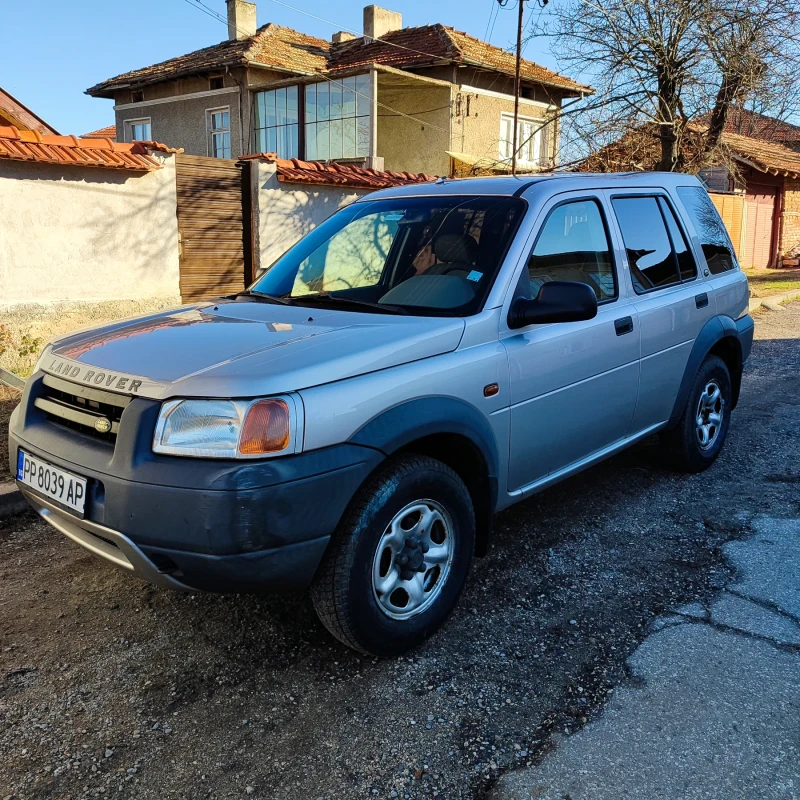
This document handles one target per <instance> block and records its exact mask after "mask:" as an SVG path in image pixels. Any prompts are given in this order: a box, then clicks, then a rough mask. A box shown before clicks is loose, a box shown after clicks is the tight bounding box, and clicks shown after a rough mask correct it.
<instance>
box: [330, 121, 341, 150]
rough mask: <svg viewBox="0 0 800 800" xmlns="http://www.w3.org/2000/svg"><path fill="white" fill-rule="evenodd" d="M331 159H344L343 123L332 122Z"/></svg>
mask: <svg viewBox="0 0 800 800" xmlns="http://www.w3.org/2000/svg"><path fill="white" fill-rule="evenodd" d="M329 158H342V121H341V120H340V119H334V120H331V152H330V156H329Z"/></svg>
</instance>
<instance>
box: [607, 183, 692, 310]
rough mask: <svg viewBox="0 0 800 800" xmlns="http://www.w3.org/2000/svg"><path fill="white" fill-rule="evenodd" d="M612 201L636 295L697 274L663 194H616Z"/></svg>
mask: <svg viewBox="0 0 800 800" xmlns="http://www.w3.org/2000/svg"><path fill="white" fill-rule="evenodd" d="M611 203H612V205H613V206H614V213H615V214H616V215H617V220H618V221H619V226H620V229H621V231H622V239H623V241H624V243H625V250H626V252H627V255H628V264H629V265H630V270H631V279H632V281H633V288H634V290H635V291H636V293H637V294H643V293H644V292H650V291H653V290H654V289H663V288H665V287H667V286H675V285H676V284H678V283H681V282H682V281H686V280H691V279H692V278H694V277H695V276H696V275H697V269H696V267H695V264H694V259H693V258H692V254H691V251H690V250H689V247H688V245H687V244H686V237H685V236H684V235H683V232H682V231H681V229H680V226H679V225H678V221H677V220H676V219H675V214H674V212H673V211H672V209H671V208H670V206H669V204H668V203H667V201H666V200H665V199H664V198H663V197H642V196H637V197H616V198H614V199H613V200H612V201H611Z"/></svg>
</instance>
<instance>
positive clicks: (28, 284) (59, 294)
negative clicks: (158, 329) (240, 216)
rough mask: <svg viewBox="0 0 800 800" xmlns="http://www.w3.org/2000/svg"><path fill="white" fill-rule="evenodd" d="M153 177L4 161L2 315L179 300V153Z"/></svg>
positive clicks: (0, 176)
mask: <svg viewBox="0 0 800 800" xmlns="http://www.w3.org/2000/svg"><path fill="white" fill-rule="evenodd" d="M155 157H156V158H158V160H159V161H160V162H161V163H162V165H163V169H160V170H156V171H154V172H149V173H145V174H141V173H133V172H123V171H121V170H120V171H117V170H111V169H103V168H98V167H74V166H64V167H61V166H55V165H49V164H35V163H29V162H17V161H6V160H0V311H3V310H5V311H8V310H10V309H13V308H15V307H18V306H20V305H27V304H31V303H36V304H45V305H46V304H53V303H64V302H83V303H85V302H104V301H109V300H137V301H139V300H145V299H152V300H158V299H160V298H169V299H172V300H174V301H177V300H179V295H180V291H179V289H178V285H179V283H178V222H177V217H176V213H175V208H176V194H175V157H174V156H172V155H166V156H164V155H162V154H155Z"/></svg>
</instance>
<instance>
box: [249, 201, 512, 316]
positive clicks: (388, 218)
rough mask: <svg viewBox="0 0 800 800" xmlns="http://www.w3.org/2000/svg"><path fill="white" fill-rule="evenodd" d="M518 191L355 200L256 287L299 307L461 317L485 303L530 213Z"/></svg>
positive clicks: (265, 276)
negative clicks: (516, 195) (504, 194)
mask: <svg viewBox="0 0 800 800" xmlns="http://www.w3.org/2000/svg"><path fill="white" fill-rule="evenodd" d="M525 207H526V204H525V202H524V201H523V200H521V199H519V198H514V197H471V196H467V197H461V196H459V197H452V196H448V197H416V198H404V199H403V198H398V199H387V200H375V201H372V202H370V201H366V202H360V203H354V204H353V205H351V206H348V207H347V208H345V209H342V210H341V211H339V212H338V213H336V214H334V215H333V216H332V217H330V218H329V219H328V220H326V221H325V222H324V223H322V225H320V226H319V227H318V228H317V229H316V230H314V231H313V232H312V233H310V234H309V235H308V236H306V237H305V238H303V239H301V240H300V241H299V242H298V243H297V244H296V245H295V246H294V247H293V248H292V249H291V250H289V251H288V252H287V253H285V254H284V255H283V256H281V257H280V258H279V259H278V260H277V261H276V262H275V263H274V264H273V265H272V266H271V267H270V268H269V269H268V270H267V271H266V273H265V274H264V275H263V276H262V277H261V278H260V279H259V280H258V281H256V283H255V284H253V286H252V287H251V292H253V293H255V294H263V295H267V296H269V297H273V298H280V299H282V300H284V301H287V302H290V303H292V304H296V305H311V304H316V303H318V302H328V303H331V304H332V305H333V306H334V307H335V305H336V304H339V305H341V306H343V307H346V306H347V304H348V303H350V304H351V305H354V307H355V304H357V306H358V307H357V308H356V310H366V311H369V310H370V306H373V307H374V308H375V310H377V311H380V310H395V311H400V312H401V313H412V314H423V315H435V316H463V315H469V314H474V313H476V312H477V311H479V310H480V308H481V307H482V305H483V303H484V301H485V299H486V296H487V295H488V293H489V289H490V288H491V286H492V284H493V282H494V279H495V277H496V275H497V271H498V270H499V268H500V264H501V262H502V260H503V257H504V255H505V252H506V249H507V248H508V245H509V243H510V241H511V239H512V238H513V236H514V234H515V232H516V230H517V227H518V225H519V222H520V220H521V218H522V215H523V213H524V210H525Z"/></svg>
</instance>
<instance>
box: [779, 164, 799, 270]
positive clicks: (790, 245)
mask: <svg viewBox="0 0 800 800" xmlns="http://www.w3.org/2000/svg"><path fill="white" fill-rule="evenodd" d="M783 187H784V188H783V212H782V213H781V234H780V241H779V243H778V252H779V253H780V255H785V254H787V253H791V254H792V255H794V256H795V258H796V257H797V256H800V179H798V178H786V179H785V180H784V184H783ZM788 266H795V265H794V264H790V265H788Z"/></svg>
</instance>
